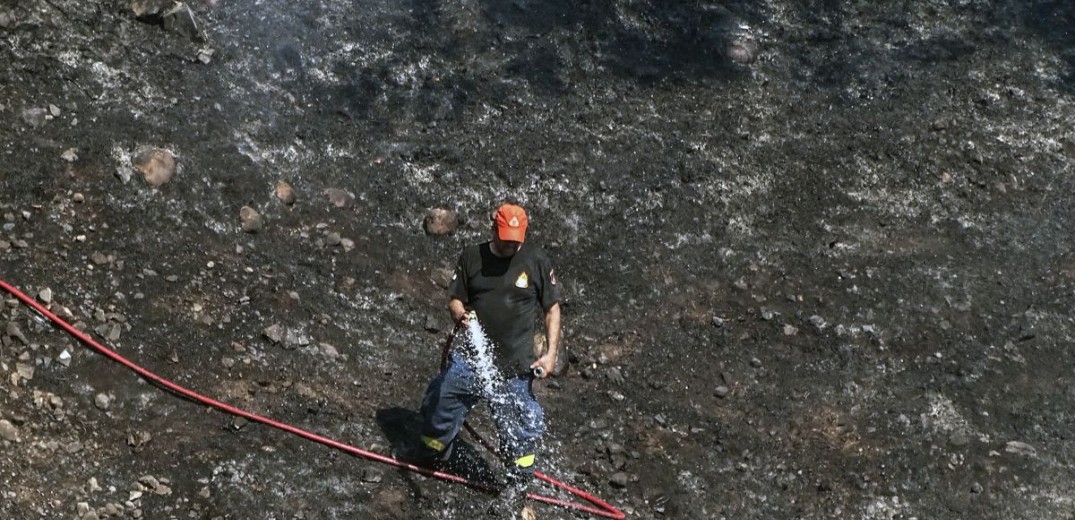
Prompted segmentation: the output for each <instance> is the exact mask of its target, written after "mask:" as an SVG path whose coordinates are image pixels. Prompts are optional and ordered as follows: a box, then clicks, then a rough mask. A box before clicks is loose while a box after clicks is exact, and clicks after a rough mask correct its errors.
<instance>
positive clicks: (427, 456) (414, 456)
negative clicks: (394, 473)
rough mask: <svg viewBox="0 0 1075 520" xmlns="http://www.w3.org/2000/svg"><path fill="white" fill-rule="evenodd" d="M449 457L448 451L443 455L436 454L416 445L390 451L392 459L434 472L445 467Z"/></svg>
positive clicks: (409, 444)
mask: <svg viewBox="0 0 1075 520" xmlns="http://www.w3.org/2000/svg"><path fill="white" fill-rule="evenodd" d="M450 456H451V450H450V449H449V450H444V453H438V452H436V451H435V450H432V449H430V448H429V447H427V446H425V445H422V444H418V443H408V444H405V445H403V446H400V447H399V448H396V449H394V450H392V458H394V459H396V460H398V461H400V462H406V463H408V464H414V465H415V466H421V467H423V468H428V469H432V470H434V471H439V470H441V469H443V468H444V467H445V466H447V464H448V458H449V457H450Z"/></svg>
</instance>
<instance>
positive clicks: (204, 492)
mask: <svg viewBox="0 0 1075 520" xmlns="http://www.w3.org/2000/svg"><path fill="white" fill-rule="evenodd" d="M210 496H212V493H210V492H209V486H203V487H202V489H201V490H199V491H198V498H209V497H210Z"/></svg>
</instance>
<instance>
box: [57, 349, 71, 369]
mask: <svg viewBox="0 0 1075 520" xmlns="http://www.w3.org/2000/svg"><path fill="white" fill-rule="evenodd" d="M56 362H57V363H59V364H61V365H63V366H65V367H69V366H71V353H70V352H68V351H67V350H64V351H63V352H60V355H59V356H57V357H56Z"/></svg>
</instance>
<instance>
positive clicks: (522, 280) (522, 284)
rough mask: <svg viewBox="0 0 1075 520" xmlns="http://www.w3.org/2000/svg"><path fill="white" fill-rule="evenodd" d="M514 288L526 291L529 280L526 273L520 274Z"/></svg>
mask: <svg viewBox="0 0 1075 520" xmlns="http://www.w3.org/2000/svg"><path fill="white" fill-rule="evenodd" d="M515 286H516V287H518V288H520V289H526V288H527V287H529V286H530V279H529V278H527V277H526V273H522V274H520V275H519V277H518V278H516V279H515Z"/></svg>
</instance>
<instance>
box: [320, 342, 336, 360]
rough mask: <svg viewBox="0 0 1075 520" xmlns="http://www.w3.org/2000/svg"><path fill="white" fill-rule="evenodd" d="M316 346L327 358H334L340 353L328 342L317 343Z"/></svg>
mask: <svg viewBox="0 0 1075 520" xmlns="http://www.w3.org/2000/svg"><path fill="white" fill-rule="evenodd" d="M318 348H320V349H321V354H323V355H324V356H325V357H327V358H329V359H336V358H337V357H339V355H340V353H339V351H337V350H336V347H333V346H332V345H329V344H328V343H321V344H319V345H318Z"/></svg>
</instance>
